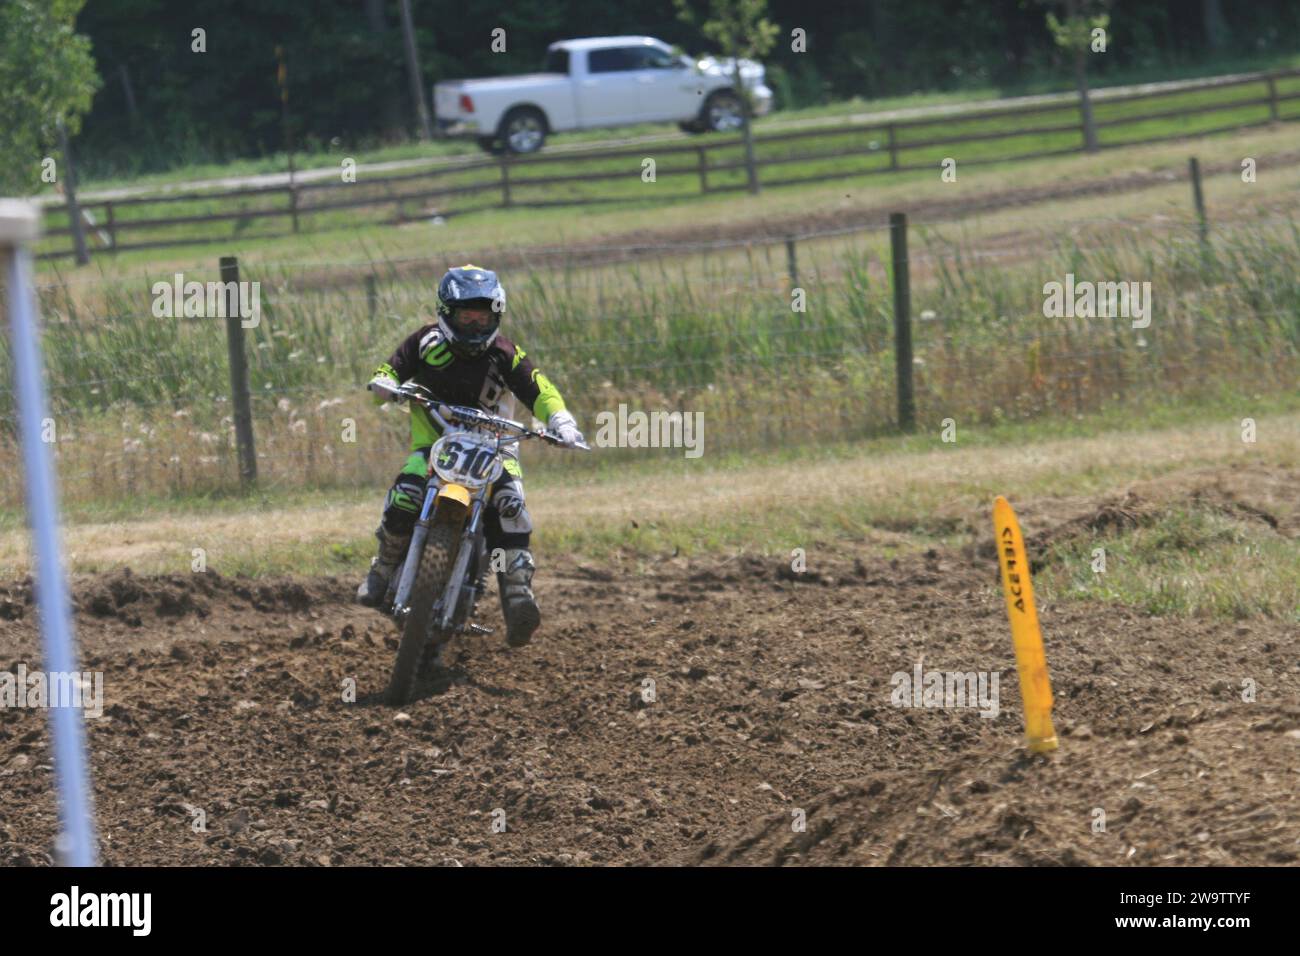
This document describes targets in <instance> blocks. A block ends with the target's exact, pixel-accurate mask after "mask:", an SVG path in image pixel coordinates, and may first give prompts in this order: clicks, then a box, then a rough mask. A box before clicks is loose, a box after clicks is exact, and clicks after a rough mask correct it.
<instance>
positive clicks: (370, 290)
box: [366, 273, 379, 320]
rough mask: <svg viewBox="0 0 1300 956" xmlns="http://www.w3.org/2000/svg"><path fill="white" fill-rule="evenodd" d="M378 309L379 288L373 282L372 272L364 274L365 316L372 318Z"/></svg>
mask: <svg viewBox="0 0 1300 956" xmlns="http://www.w3.org/2000/svg"><path fill="white" fill-rule="evenodd" d="M378 311H379V289H378V286H377V284H376V282H375V276H374V273H371V274H370V275H368V276H366V317H367V318H369V319H372V320H373V319H374V317H375V313H376V312H378Z"/></svg>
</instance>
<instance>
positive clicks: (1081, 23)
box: [1047, 0, 1110, 153]
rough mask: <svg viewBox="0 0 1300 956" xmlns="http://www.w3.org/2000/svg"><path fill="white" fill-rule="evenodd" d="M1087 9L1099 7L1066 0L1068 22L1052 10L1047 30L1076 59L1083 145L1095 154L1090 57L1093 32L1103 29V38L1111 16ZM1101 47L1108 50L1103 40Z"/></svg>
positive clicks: (1059, 45) (1092, 46) (1095, 131)
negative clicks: (1089, 69)
mask: <svg viewBox="0 0 1300 956" xmlns="http://www.w3.org/2000/svg"><path fill="white" fill-rule="evenodd" d="M1085 6H1089V7H1093V6H1097V4H1093V3H1090V2H1089V0H1066V4H1065V19H1064V20H1058V19H1057V18H1056V14H1054V13H1052V12H1050V11H1049V12H1048V14H1047V28H1048V29H1049V30H1051V32H1052V38H1053V39H1054V40H1055V41H1056V45H1057V46H1058V47H1060V48H1061V49H1063V50H1065V51H1066V52H1067V53H1069V54H1070V56H1071V57H1072V59H1073V60H1074V83H1075V86H1077V87H1078V89H1079V113H1080V114H1081V115H1082V117H1083V145H1084V148H1085V149H1086V150H1087V151H1088V152H1090V153H1095V152H1096V151H1097V126H1096V123H1095V122H1094V121H1093V118H1092V98H1091V97H1090V96H1089V94H1088V54H1089V53H1090V52H1091V51H1092V50H1093V49H1094V42H1095V41H1094V39H1093V33H1094V31H1096V30H1101V31H1102V33H1103V35H1104V33H1105V30H1106V28H1107V27H1108V26H1109V25H1110V17H1109V16H1108V15H1107V14H1105V13H1101V12H1095V11H1087V10H1085V9H1084V7H1085ZM1101 48H1102V49H1103V50H1104V49H1105V41H1104V40H1103V41H1102V47H1101Z"/></svg>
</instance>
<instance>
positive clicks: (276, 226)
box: [39, 69, 1300, 258]
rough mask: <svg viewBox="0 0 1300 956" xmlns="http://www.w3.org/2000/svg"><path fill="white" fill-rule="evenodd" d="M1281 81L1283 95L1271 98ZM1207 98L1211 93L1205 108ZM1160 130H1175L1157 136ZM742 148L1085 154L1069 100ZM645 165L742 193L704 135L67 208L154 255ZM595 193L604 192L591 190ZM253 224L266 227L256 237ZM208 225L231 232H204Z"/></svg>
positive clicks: (978, 155) (515, 192)
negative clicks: (154, 251) (700, 138)
mask: <svg viewBox="0 0 1300 956" xmlns="http://www.w3.org/2000/svg"><path fill="white" fill-rule="evenodd" d="M1297 78H1300V69H1296V70H1283V71H1275V72H1271V73H1258V74H1252V75H1250V76H1246V77H1240V78H1236V79H1231V80H1227V81H1224V80H1215V81H1207V82H1205V83H1198V84H1191V85H1187V86H1181V87H1178V88H1177V89H1173V90H1162V91H1156V92H1147V93H1133V94H1127V95H1123V96H1114V97H1106V98H1102V99H1096V100H1094V104H1093V107H1094V114H1095V116H1096V122H1095V124H1094V125H1095V128H1096V130H1097V135H1098V140H1099V146H1100V148H1102V149H1110V148H1118V147H1122V146H1130V145H1137V144H1142V143H1155V142H1162V141H1166V140H1174V139H1181V138H1186V137H1188V136H1200V135H1206V134H1211V133H1220V132H1227V131H1233V130H1240V129H1247V128H1251V127H1256V126H1265V125H1269V124H1272V123H1278V122H1282V121H1290V120H1297V119H1300V109H1296V110H1292V109H1288V108H1286V107H1287V105H1288V104H1292V103H1296V102H1297V101H1300V80H1297ZM1284 84H1285V85H1286V86H1287V87H1288V89H1285V90H1283V89H1280V86H1282V85H1284ZM1207 93H1213V94H1216V95H1220V96H1221V97H1222V98H1218V99H1214V100H1213V101H1210V102H1206V100H1205V95H1206V94H1207ZM1138 104H1140V108H1138V109H1137V110H1136V111H1134V107H1135V105H1138ZM1147 106H1150V107H1151V109H1150V110H1149V111H1148V110H1147V109H1146V107H1147ZM1143 124H1147V125H1148V127H1149V129H1148V130H1147V131H1144V130H1143V129H1142V126H1143ZM1171 125H1172V126H1175V127H1176V130H1175V132H1172V133H1170V132H1167V130H1168V129H1169V127H1170V126H1171ZM1125 131H1130V132H1131V134H1132V135H1127V136H1126V135H1125ZM1144 132H1146V133H1150V134H1151V135H1144ZM809 147H811V148H809ZM958 147H961V151H960V152H958V150H957V148H958ZM755 149H756V155H757V166H758V169H759V172H760V174H761V183H762V185H764V186H784V185H792V184H796V183H814V182H826V181H832V180H837V179H846V178H852V177H858V176H864V175H877V174H890V173H899V172H906V171H914V170H934V169H937V168H938V164H939V162H940V160H941V159H942V158H946V157H952V156H955V157H956V158H958V159H959V160H960V163H961V165H962V167H963V168H964V167H967V166H971V165H988V164H992V163H1005V162H1010V161H1014V160H1021V159H1033V158H1042V157H1050V156H1061V155H1068V154H1072V153H1079V152H1082V151H1084V149H1085V146H1084V136H1083V127H1082V122H1081V119H1080V110H1079V104H1078V101H1077V100H1062V101H1057V102H1052V103H1046V104H1041V105H1030V106H1019V107H1007V108H1000V109H991V110H982V111H965V112H963V111H953V112H951V113H947V114H940V115H934V116H927V117H923V118H918V119H911V120H899V121H895V122H888V123H848V124H844V125H840V126H817V127H812V128H809V129H803V130H793V131H789V132H781V133H773V134H769V135H759V136H756V137H755ZM647 159H653V160H654V179H653V181H654V182H656V183H669V184H671V185H670V188H669V189H667V190H663V191H661V193H660V194H658V195H657V196H656V198H660V199H662V198H678V199H680V198H689V197H690V196H692V195H703V194H710V193H722V192H729V191H733V190H743V189H745V188H746V183H745V178H744V175H743V174H744V169H745V162H744V158H743V154H742V141H741V139H740V137H739V136H717V137H711V138H709V139H708V140H707V141H702V142H700V143H698V144H694V143H685V144H681V145H676V144H664V145H658V144H646V145H643V146H639V147H634V148H615V149H594V150H590V151H583V152H564V153H553V154H543V155H538V156H528V157H500V158H488V157H484V158H482V159H475V160H470V161H468V162H465V163H457V164H447V165H446V166H443V167H439V168H437V169H431V170H421V171H418V172H411V173H404V174H400V175H393V176H371V175H368V174H365V173H364V172H363V173H358V174H357V175H356V181H355V182H345V181H343V177H342V175H340V178H339V180H338V181H334V180H330V181H320V182H306V183H297V184H294V185H293V186H288V185H284V186H264V187H250V188H243V189H232V190H223V191H203V192H187V193H178V194H166V195H158V196H147V197H137V198H128V199H116V200H90V201H84V200H83V201H82V202H81V204H80V205H81V208H82V210H83V211H84V212H86V213H88V214H89V219H90V220H91V221H92V222H93V225H91V224H88V228H87V234H88V238H89V239H90V240H91V249H92V252H93V251H108V252H119V251H127V250H134V249H157V248H164V247H168V246H182V245H196V244H207V243H212V242H222V241H230V240H232V239H235V240H239V239H243V238H274V237H279V236H285V235H291V234H293V233H296V232H298V231H300V230H301V229H302V228H303V226H304V222H305V221H310V222H311V225H312V227H313V229H315V230H325V229H331V228H338V229H344V228H355V227H356V225H357V224H358V222H372V223H373V222H388V223H403V222H409V221H412V220H417V219H427V218H429V217H430V216H433V215H459V214H462V213H465V212H470V211H475V210H479V209H490V208H505V209H510V208H542V207H552V206H584V205H591V204H597V203H603V204H607V203H619V202H629V201H633V202H634V201H638V200H644V199H645V198H646V196H647V194H646V193H645V192H644V191H641V190H642V188H643V185H644V183H645V182H646V180H645V178H644V176H643V173H644V171H645V169H646V166H645V161H646V160H647ZM552 167H558V170H557V172H556V173H555V174H553V175H545V173H546V172H547V170H549V169H550V168H552ZM790 167H795V168H794V169H790ZM538 173H541V175H538ZM600 184H608V185H609V186H610V187H612V188H611V189H608V190H606V191H605V194H603V195H602V194H600V193H599V191H597V192H596V193H595V194H593V187H596V188H597V190H598V189H599V186H600ZM172 210H175V211H174V212H171V211H172ZM169 212H170V214H168V213H169ZM45 213H46V217H47V219H49V218H53V219H57V218H58V217H59V216H60V215H62V216H63V218H64V221H65V222H66V220H67V207H66V205H63V204H59V205H51V206H47V207H46V209H45ZM263 222H265V223H267V224H268V225H269V226H270V227H271V228H270V229H269V230H260V229H258V228H257V226H258V224H260V223H263ZM218 223H229V224H231V228H230V230H228V231H222V230H213V229H208V228H205V227H207V226H209V225H212V224H218ZM70 237H71V229H70V227H69V226H68V225H63V226H55V227H54V228H50V229H47V230H46V232H45V235H44V239H43V245H42V246H41V248H40V252H39V257H40V258H52V257H60V256H70V255H72V254H73V249H72V247H71V244H70V242H65V244H64V246H63V247H61V244H60V241H59V240H61V239H70ZM96 239H98V242H99V244H98V247H96V246H95V240H96Z"/></svg>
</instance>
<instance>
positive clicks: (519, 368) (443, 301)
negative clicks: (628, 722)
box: [357, 265, 583, 647]
mask: <svg viewBox="0 0 1300 956" xmlns="http://www.w3.org/2000/svg"><path fill="white" fill-rule="evenodd" d="M505 302H506V298H505V290H504V289H503V288H502V286H501V283H500V282H499V281H498V280H497V276H496V273H495V272H492V271H490V270H488V269H480V268H479V267H478V266H474V265H465V266H461V267H460V268H456V269H452V270H450V271H449V272H448V273H447V274H446V275H444V276H443V277H442V280H441V281H440V282H439V283H438V304H437V321H436V322H434V323H433V324H432V325H425V326H423V327H421V328H420V329H418V330H417V331H415V332H412V333H411V334H410V335H409V336H407V337H406V339H405V340H403V342H402V343H401V344H400V345H399V346H398V347H397V350H396V351H395V352H393V354H392V356H390V357H389V359H388V361H387V362H385V363H384V364H382V365H380V366H379V368H378V369H376V370H375V374H374V377H373V378H371V380H370V382H369V383H368V384H367V385H366V388H367V389H369V390H370V391H371V392H372V393H374V396H375V399H376V401H377V402H378V403H379V404H383V403H384V402H385V401H400V400H401V398H400V396H398V395H397V394H396V393H395V391H394V390H395V389H396V388H397V387H398V386H399V384H402V383H406V382H411V381H414V382H416V383H418V384H420V385H423V386H425V387H426V388H428V389H429V390H430V391H431V392H432V393H433V394H434V395H435V396H437V397H438V398H439V399H441V400H442V401H443V402H445V403H447V404H449V405H472V406H475V407H478V408H481V409H483V410H484V411H486V412H489V413H491V414H494V415H505V417H510V415H508V414H506V413H507V412H508V411H510V410H511V409H509V408H505V410H504V411H503V407H504V406H506V405H507V404H509V403H510V398H509V396H508V395H507V394H506V392H507V390H509V391H510V392H512V393H513V394H514V395H515V396H516V397H517V398H518V399H519V400H520V401H522V402H523V403H524V405H526V406H527V407H528V408H529V409H531V410H532V413H533V415H534V416H536V417H537V418H538V419H540V420H542V421H544V422H546V424H547V427H548V428H549V429H551V430H552V431H554V432H556V433H558V435H559V437H560V439H561V440H562V441H564V442H565V443H566V444H574V443H577V442H581V441H582V440H583V437H582V432H580V431H578V426H577V423H576V422H575V421H574V418H573V416H572V415H571V414H569V412H568V411H567V410H566V409H565V407H564V399H563V398H561V397H560V393H559V391H558V390H557V389H556V387H555V386H554V385H552V384H551V382H550V380H549V379H548V378H547V377H546V376H545V375H543V374H542V373H541V372H539V371H538V370H537V369H536V368H535V367H534V366H533V363H532V361H531V360H530V359H529V358H528V356H527V353H525V352H524V350H523V349H521V348H520V347H519V346H517V345H515V344H514V343H513V342H511V341H510V340H509V339H507V338H506V337H505V336H504V335H501V334H500V333H499V326H500V324H501V315H502V313H504V312H505ZM409 407H410V410H411V452H410V456H409V457H408V458H407V459H406V465H405V467H403V468H402V470H401V473H400V474H398V476H397V480H396V481H395V482H394V483H393V487H392V488H391V489H390V490H389V492H388V497H387V499H386V500H385V503H384V513H383V520H382V521H381V523H380V525H379V528H378V530H377V531H376V532H375V536H376V537H377V538H378V539H379V553H378V555H377V556H376V557H375V558H374V560H373V561H372V562H371V564H370V571H369V573H368V574H367V575H366V579H365V581H364V582H362V584H361V587H360V588H358V589H357V600H358V601H359V602H360V603H362V604H364V605H367V606H368V607H374V606H376V605H378V604H379V602H380V601H382V600H383V597H384V594H385V592H386V591H387V588H388V583H389V579H390V578H391V577H392V574H393V572H394V570H396V568H397V565H398V564H400V563H401V561H402V559H403V558H404V557H405V556H406V548H407V546H408V544H409V543H410V540H411V532H412V531H413V530H414V527H415V522H416V519H417V518H418V517H419V512H420V506H421V504H422V503H423V499H424V493H425V485H426V482H427V481H428V478H427V477H426V476H427V475H428V462H429V449H430V446H432V445H433V443H434V442H435V441H437V439H438V436H439V432H440V429H439V428H438V426H437V425H436V424H435V423H434V421H433V419H432V418H431V417H430V416H429V414H428V413H427V412H426V411H425V410H424V409H423V408H420V407H419V406H417V405H415V404H411V405H410V406H409ZM503 463H504V465H505V468H504V470H503V471H502V472H501V477H500V478H499V479H497V481H496V483H495V485H494V486H493V488H492V492H491V498H490V500H489V504H488V507H487V508H486V509H485V510H484V531H485V536H486V539H487V546H488V548H489V550H495V549H496V548H500V549H502V550H503V551H504V556H505V561H504V567H505V570H504V571H501V572H498V573H497V584H498V587H499V590H500V592H501V609H502V612H503V614H504V616H505V620H506V642H507V643H508V644H509V645H510V646H511V647H522V646H523V645H525V644H527V643H528V642H529V640H531V638H532V635H533V632H534V631H535V630H537V627H538V625H539V624H540V623H541V613H540V611H538V608H537V600H536V598H535V597H534V595H533V590H532V587H531V585H532V579H533V571H534V569H535V564H534V562H533V556H532V553H531V552H530V551H529V534H530V533H531V531H532V529H533V526H532V519H531V518H530V517H529V514H528V508H527V506H526V504H525V502H524V486H523V480H522V479H523V472H522V470H521V468H520V466H519V460H518V457H517V455H516V454H515V453H514V452H513V451H506V452H503Z"/></svg>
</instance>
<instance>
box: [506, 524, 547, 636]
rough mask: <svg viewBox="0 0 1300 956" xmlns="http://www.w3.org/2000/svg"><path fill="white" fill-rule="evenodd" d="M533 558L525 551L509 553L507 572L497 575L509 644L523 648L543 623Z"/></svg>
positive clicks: (516, 549) (514, 549) (518, 550)
mask: <svg viewBox="0 0 1300 956" xmlns="http://www.w3.org/2000/svg"><path fill="white" fill-rule="evenodd" d="M535 569H536V565H535V564H534V563H533V555H532V553H531V552H530V551H528V550H526V549H524V548H509V549H507V550H506V569H505V571H500V572H498V573H497V587H498V588H499V589H500V591H501V613H502V614H503V615H504V616H505V619H506V643H507V644H509V645H510V646H511V647H523V646H524V645H525V644H527V643H528V642H529V641H530V640H532V638H533V631H535V630H537V627H538V625H539V624H541V623H542V612H541V611H539V610H538V609H537V599H536V598H535V597H533V589H532V588H531V587H530V585H531V584H532V583H533V571H534V570H535Z"/></svg>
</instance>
